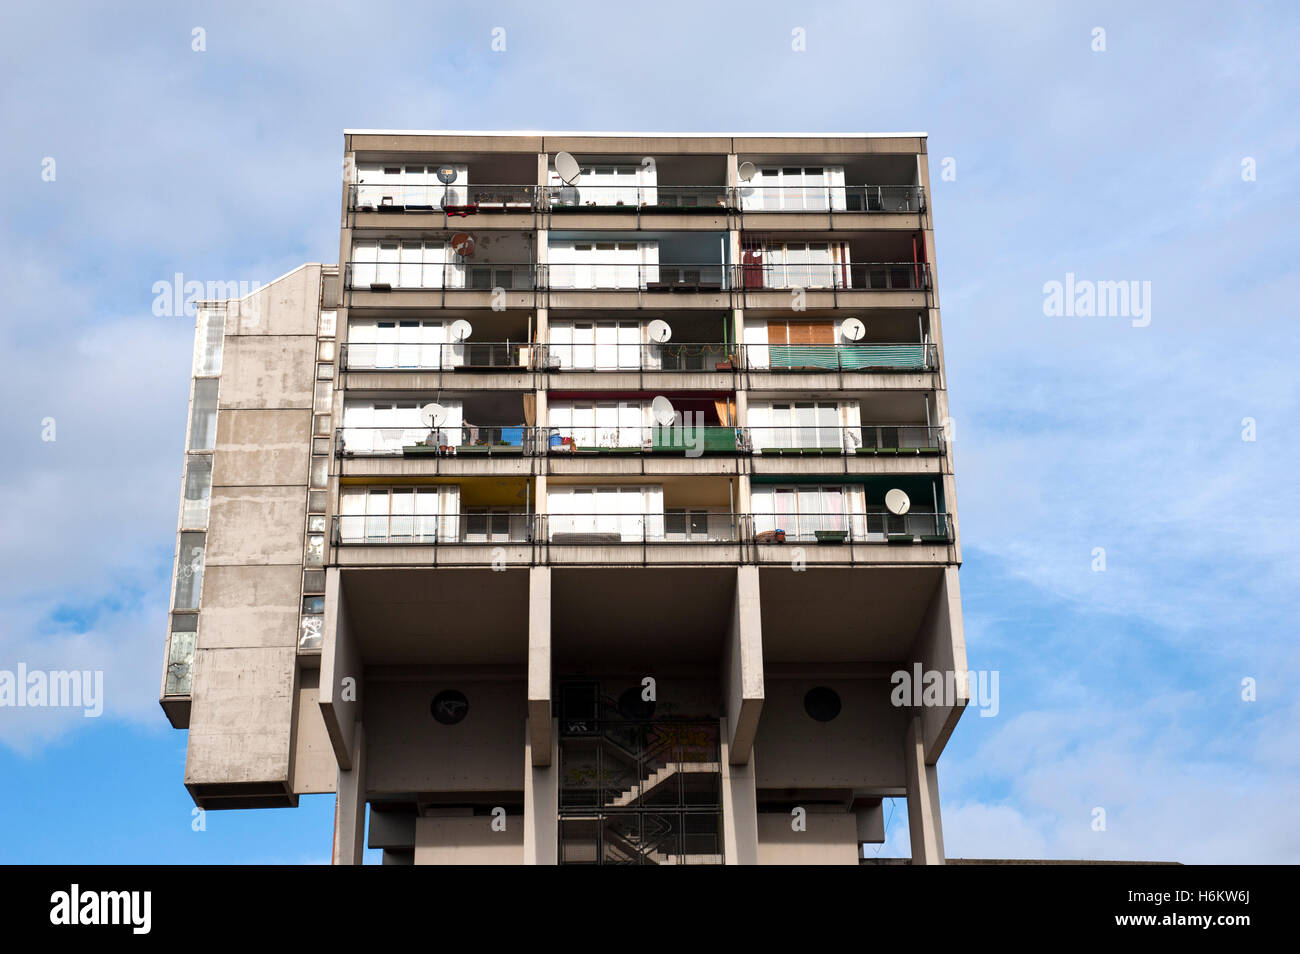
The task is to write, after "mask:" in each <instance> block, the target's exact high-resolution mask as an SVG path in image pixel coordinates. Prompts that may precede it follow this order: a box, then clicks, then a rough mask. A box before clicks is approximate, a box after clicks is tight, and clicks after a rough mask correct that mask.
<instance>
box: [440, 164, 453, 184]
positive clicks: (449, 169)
mask: <svg viewBox="0 0 1300 954" xmlns="http://www.w3.org/2000/svg"><path fill="white" fill-rule="evenodd" d="M438 181H439V182H441V183H442V184H443V185H451V184H452V183H453V182H455V181H456V167H455V166H439V167H438Z"/></svg>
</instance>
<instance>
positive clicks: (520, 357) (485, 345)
mask: <svg viewBox="0 0 1300 954" xmlns="http://www.w3.org/2000/svg"><path fill="white" fill-rule="evenodd" d="M529 357H530V346H529V345H528V344H527V343H526V342H518V341H463V342H457V343H455V344H444V343H438V342H431V343H425V342H411V343H409V344H408V343H403V342H398V341H392V342H355V343H354V342H349V343H348V344H345V345H343V346H342V347H341V348H340V356H339V367H340V369H341V370H343V371H521V370H524V369H525V368H527V367H528V366H529Z"/></svg>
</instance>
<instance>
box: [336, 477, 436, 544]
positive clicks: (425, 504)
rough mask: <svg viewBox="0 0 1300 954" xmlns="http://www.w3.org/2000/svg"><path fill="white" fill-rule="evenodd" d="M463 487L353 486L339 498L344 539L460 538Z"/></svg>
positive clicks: (420, 540) (415, 540)
mask: <svg viewBox="0 0 1300 954" xmlns="http://www.w3.org/2000/svg"><path fill="white" fill-rule="evenodd" d="M459 505H460V488H459V487H456V486H439V487H370V488H366V487H349V488H346V489H344V491H343V492H342V494H341V495H340V498H339V506H340V517H339V536H340V537H341V539H342V541H343V542H344V543H447V542H455V541H457V540H459V538H460V528H459V519H460V517H459Z"/></svg>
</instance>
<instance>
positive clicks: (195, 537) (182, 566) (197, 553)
mask: <svg viewBox="0 0 1300 954" xmlns="http://www.w3.org/2000/svg"><path fill="white" fill-rule="evenodd" d="M203 536H204V535H203V534H202V533H182V534H181V547H180V553H179V554H178V555H177V557H176V605H175V606H174V607H173V609H178V610H197V609H198V608H199V594H200V593H201V592H202V590H203V544H204V541H203Z"/></svg>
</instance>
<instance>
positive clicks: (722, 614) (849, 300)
mask: <svg viewBox="0 0 1300 954" xmlns="http://www.w3.org/2000/svg"><path fill="white" fill-rule="evenodd" d="M344 142H345V146H344V149H345V164H344V166H345V170H346V176H345V182H344V187H343V196H342V206H341V210H340V223H341V228H340V237H339V261H340V263H341V264H340V265H337V266H335V265H304V266H302V267H300V268H298V269H296V270H294V271H292V272H290V273H289V274H287V275H284V276H282V277H281V278H279V279H277V280H275V281H273V282H271V283H270V284H268V285H265V286H263V287H261V288H259V289H257V290H256V291H254V292H253V293H251V294H249V295H247V296H245V297H244V298H241V299H232V300H229V301H222V302H205V303H201V304H200V305H199V307H198V317H197V330H196V340H195V353H194V377H193V386H192V391H191V401H190V418H189V420H190V423H189V428H188V432H187V438H186V456H185V469H184V478H183V485H184V486H183V493H182V504H181V513H180V520H179V526H178V534H177V559H176V577H175V585H174V590H173V598H172V606H171V613H170V615H169V628H168V633H167V648H166V661H165V667H164V677H163V686H162V695H161V703H162V707H163V709H164V711H165V712H166V714H167V716H168V718H169V719H170V721H171V723H172V724H173V725H174V726H176V727H178V728H188V729H189V744H188V754H187V761H186V769H185V785H186V787H187V789H188V790H189V792H190V794H191V795H192V797H193V799H194V801H195V803H196V804H197V805H199V806H202V807H204V808H211V809H218V808H257V807H282V806H294V805H296V804H297V803H298V799H299V796H301V795H303V794H311V793H326V792H332V793H335V794H336V798H337V807H336V820H335V830H334V849H333V856H334V860H335V862H336V863H352V864H357V863H360V860H361V856H362V848H363V843H368V845H369V846H370V847H372V848H381V849H383V857H384V861H385V863H394V864H401V863H415V864H426V863H428V864H437V863H504V864H518V863H523V864H555V863H605V864H629V863H630V864H720V863H725V864H782V863H816V864H855V863H858V861H859V859H860V858H861V856H862V848H863V846H864V845H868V844H872V843H879V842H882V841H883V840H884V811H883V807H882V806H883V804H884V800H885V799H890V798H906V800H907V807H908V819H909V826H910V835H911V846H912V860H913V862H914V863H925V864H934V863H942V862H943V861H944V850H943V835H942V826H941V820H940V812H939V795H938V787H937V785H938V781H937V774H936V765H937V763H938V760H939V756H940V755H941V754H942V752H943V749H944V746H945V745H946V743H947V740H948V738H949V736H950V734H951V733H952V731H953V728H954V726H955V725H956V722H957V720H958V718H959V717H960V715H961V712H962V709H963V707H964V706H965V705H966V703H967V701H968V696H967V694H966V689H965V683H964V680H963V679H961V678H958V679H956V680H955V682H954V685H955V691H954V692H951V693H948V694H947V695H946V696H945V697H944V698H943V699H942V700H941V701H940V702H939V703H937V704H928V705H924V706H913V705H911V704H904V705H896V704H895V701H896V699H894V698H891V697H892V696H893V695H894V684H893V682H892V681H891V675H892V674H893V673H895V672H897V671H900V670H902V671H907V672H909V673H911V672H913V671H915V667H920V669H921V670H922V671H925V672H938V673H941V674H951V673H961V674H964V673H965V670H966V658H965V645H964V638H963V634H962V623H961V606H960V593H959V589H958V583H957V568H958V566H959V564H960V562H961V550H960V543H959V539H958V534H957V519H956V517H957V511H956V500H955V493H954V483H953V468H952V456H951V448H950V447H949V445H948V442H947V441H946V439H945V433H946V427H945V424H946V422H947V417H948V407H947V404H948V402H947V390H946V385H945V367H944V363H943V347H942V344H943V337H942V329H941V324H940V318H939V297H938V292H937V285H936V273H935V247H934V233H933V229H932V219H931V203H930V190H929V169H928V156H927V153H926V139H925V136H924V135H923V134H913V133H907V134H889V135H883V134H882V135H875V134H873V135H859V134H846V135H822V134H817V135H788V134H750V135H734V136H733V135H726V134H664V133H654V134H641V133H608V134H595V133H541V132H518V133H516V132H504V133H461V132H392V131H348V132H346V133H345V136H344ZM914 701H915V700H913V699H911V698H909V699H908V700H907V702H908V703H911V702H914ZM367 806H369V826H368V835H367V825H366V819H367V812H366V809H367Z"/></svg>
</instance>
